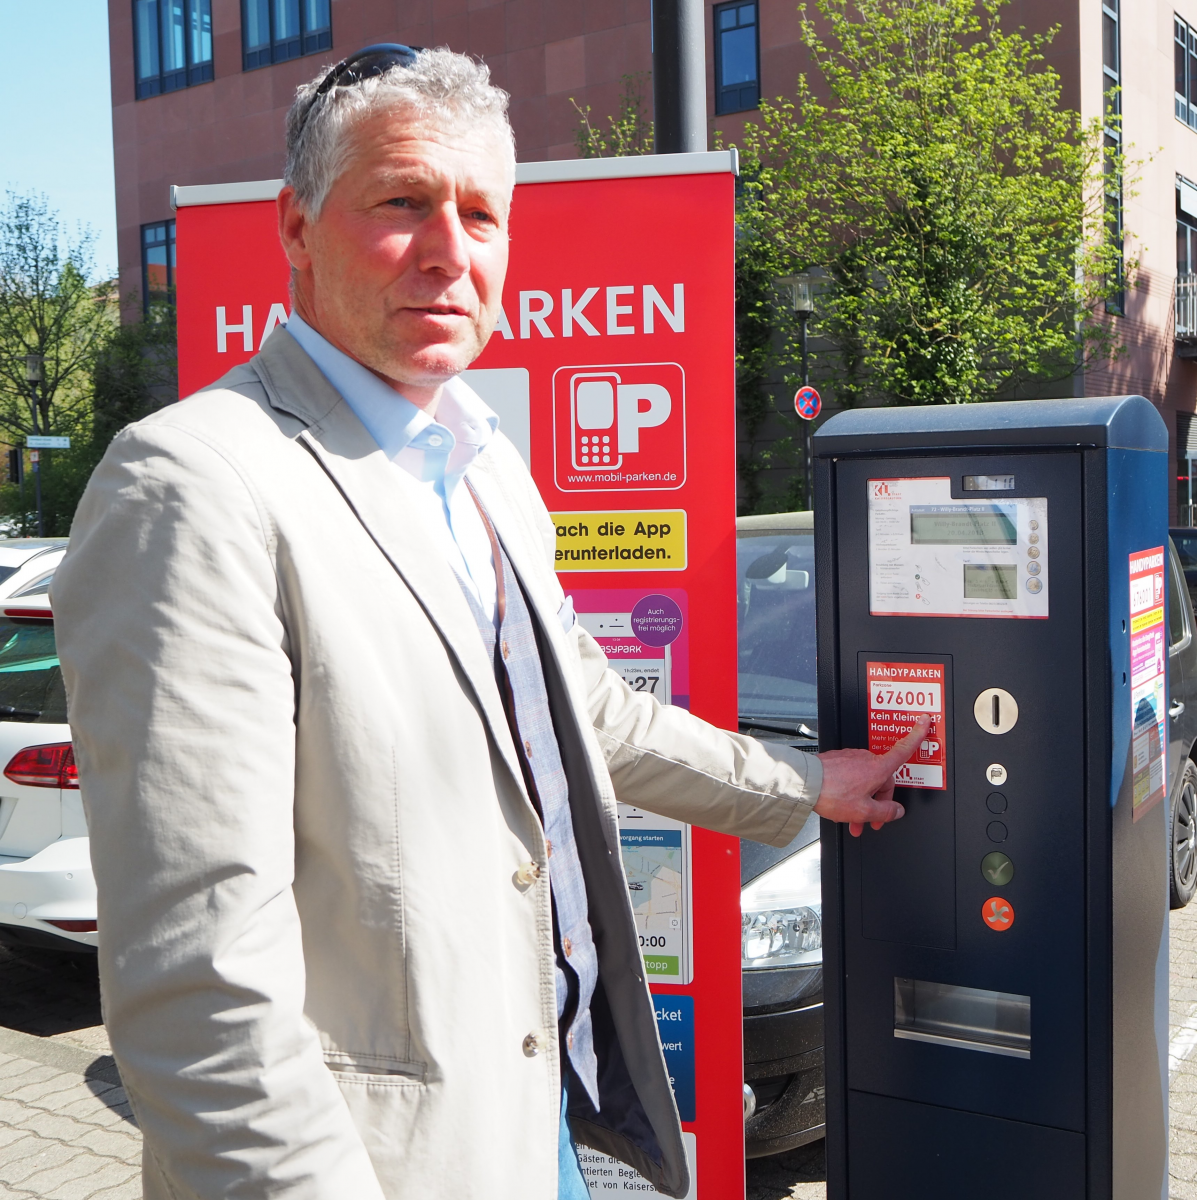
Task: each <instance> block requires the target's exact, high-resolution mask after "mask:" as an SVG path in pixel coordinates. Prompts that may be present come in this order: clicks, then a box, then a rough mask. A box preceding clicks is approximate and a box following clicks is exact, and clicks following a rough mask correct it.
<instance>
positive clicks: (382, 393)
mask: <svg viewBox="0 0 1197 1200" xmlns="http://www.w3.org/2000/svg"><path fill="white" fill-rule="evenodd" d="M287 332H288V333H289V334H290V335H291V336H292V337H293V338H294V339H295V340H296V341H297V342H298V343H299V344H300V346H301V347H302V348H303V349H304V351H306V353H307V355H308V357H309V358H310V359H311V360H312V361H313V362H314V363H315V364H316V366H317V367H319V368H320V372H321V374H322V375H323V376H324V378H325V379H327V380H328V382H329V383H330V384H332V386H333V387H334V388H336V390H337V391H338V392H339V393H340V394H341V396H342V397H343V398H344V400H345V403H346V404H348V405H349V407H350V408H351V409H353V411H354V413H355V414H356V416H357V418H358V420H359V421H361V423H362V424H363V425H364V426H365V427H366V430H367V431H368V432H369V434H370V436H371V437H372V438H373V439H374V440H375V441H376V442H377V443H378V447H379V449H380V450H381V451H382V452H383V454H385V455H386V456H387V458H389V459H390V460H391V461H392V462H393V463H394V464H395V465H396V466H398V467H401V468H402V469H403V470H404V471H406V472H407V473H408V474H409V475H410V476H411V477H412V478H413V479H415V480H416V481H417V482H418V483H419V484H421V485H422V486H421V487H420V496H421V497H422V506H423V512H424V514H425V517H426V519H427V526H428V528H429V530H430V531H431V532H432V534H433V536H434V537H435V539H436V541H437V544H438V545H439V546H440V547H441V550H442V551H443V552H444V554H445V557H446V559H447V560H448V562H449V565H450V566H451V567H452V568H453V570H454V571H455V572H456V573H457V575H458V576H459V577H460V578H461V580H462V582H463V583H464V584H465V585H466V586H467V587H468V588H469V589H470V591H471V592H472V593H473V594H474V597H475V599H476V600H477V601H478V602H479V604H481V605H482V610H483V612H485V613H487V614H489V615H490V616H491V617H492V619H493V616H494V612H495V565H494V561H493V558H492V556H491V549H490V538H489V537H488V536H487V533H486V526H485V525H483V523H482V518H481V517H480V516H479V515H478V508H477V506H476V505H475V504H474V500H473V497H472V496H471V495H470V492H469V489H468V488H464V487H462V486H461V483H462V480H463V479H464V478H465V475H466V472H467V471H468V470H469V468H470V465H471V464H472V463H473V461H474V460H475V459H476V458H477V457H478V455H479V454H481V453H482V451H483V449H484V448H485V447H486V444H487V443H488V442H489V441H490V439H491V438H492V437H493V436H494V434H495V430H497V429H498V427H499V418H498V417H497V416H496V415H495V414H494V413H493V412H492V411H491V410H490V408H488V407H487V406H486V405H485V404H484V403H483V402H482V400H481V399H479V397H478V395H477V393H475V392H474V391H473V389H472V388H470V387H469V386H467V385H466V384H465V383H463V382H462V381H461V379H459V378H456V377H455V378H453V379H450V380H449V381H448V382H447V383H446V384H445V386H444V389H443V391H442V392H441V398H440V401H439V403H438V404H437V408H436V418H435V419H434V418H433V417H430V416H429V415H428V413H427V412H425V410H424V409H422V408H420V407H419V405H416V404H413V403H412V402H411V401H410V400H408V399H406V398H405V397H404V396H403V395H402V394H401V393H399V392H397V391H395V389H394V388H393V387H391V386H390V385H389V384H387V383H384V382H383V381H382V380H381V379H379V377H378V376H377V375H375V374H374V372H373V371H371V370H369V369H367V368H366V367H363V366H362V364H361V363H359V362H357V361H356V360H355V359H352V358H350V357H349V355H347V354H345V353H343V352H342V351H340V350H338V349H337V348H336V347H335V346H334V345H332V343H331V342H329V341H328V340H327V339H325V338H324V337H322V336H321V335H320V334H318V333H317V332H316V331H315V330H314V329H313V328H312V327H311V326H310V325H309V324H308V323H307V322H306V321H305V320H304V319H303V318H302V317H300V316H299V315H298V314H296V313H292V314H291V317H290V319H289V320H288V321H287Z"/></svg>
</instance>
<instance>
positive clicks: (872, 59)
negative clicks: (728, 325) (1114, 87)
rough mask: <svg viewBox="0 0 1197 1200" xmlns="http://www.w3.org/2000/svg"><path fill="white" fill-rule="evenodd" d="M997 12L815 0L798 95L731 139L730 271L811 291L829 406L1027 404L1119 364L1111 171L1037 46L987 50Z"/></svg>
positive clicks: (1041, 43) (789, 350)
mask: <svg viewBox="0 0 1197 1200" xmlns="http://www.w3.org/2000/svg"><path fill="white" fill-rule="evenodd" d="M1003 3H1004V0H983V2H982V3H981V4H980V5H977V4H976V3H974V0H817V4H816V7H817V11H818V14H819V17H820V18H821V19H820V20H819V21H818V23H816V21H815V20H813V19H812V18H811V17H810V16H809V15H808V14H807V12H806V10H805V9H804V10H803V20H802V27H801V28H802V41H803V43H804V44H805V46H806V48H807V50H808V52H809V56H810V59H811V62H812V64H813V69H812V75H811V78H810V79H808V78H807V77H806V76H805V75H803V76H800V77H799V80H798V85H797V89H796V94H795V97H794V99H793V100H783V99H779V100H777V101H775V102H773V103H772V104H770V103H762V105H761V120H760V123H759V124H757V125H753V124H749V125H748V127H747V128H746V130H745V133H744V138H743V155H744V163H745V168H746V181H745V188H744V200H743V204H742V210H741V222H742V225H743V227H744V230H745V234H746V236H745V238H743V239H742V252H743V254H745V255H748V256H750V257H751V258H752V259H753V261H754V262H755V263H756V264H757V268H758V270H760V271H763V270H765V268H766V266H767V267H768V268H769V269H771V271H772V273H773V274H776V275H782V274H788V273H791V272H794V271H796V270H809V269H812V268H813V269H815V270H816V271H818V272H819V273H820V274H821V275H822V276H823V278H822V280H821V286H820V295H819V297H818V304H817V309H818V311H817V314H816V320H817V332H818V334H819V335H820V336H821V338H822V339H823V341H824V342H825V343H830V345H831V346H832V347H833V349H834V353H833V354H830V355H824V356H823V358H824V361H823V362H822V363H821V364H820V370H819V382H820V385H821V386H827V385H830V390H831V392H832V393H833V396H834V399H835V400H836V401H837V402H838V403H840V404H845V405H851V404H854V403H857V402H859V401H862V400H883V401H887V402H890V403H895V404H927V403H945V402H946V403H961V402H967V401H977V400H985V399H990V398H993V397H996V396H999V395H1018V394H1028V392H1034V391H1036V390H1039V391H1042V390H1044V389H1046V388H1050V387H1051V385H1052V384H1053V383H1057V384H1058V383H1059V381H1061V380H1064V379H1066V378H1068V377H1069V376H1071V375H1072V374H1073V372H1074V371H1075V370H1076V369H1077V367H1078V366H1079V365H1081V364H1083V363H1084V362H1087V361H1090V360H1092V359H1095V358H1100V357H1104V356H1109V355H1111V354H1115V353H1117V352H1118V347H1117V345H1116V340H1115V335H1116V331H1115V330H1114V329H1113V327H1112V325H1111V323H1110V322H1109V321H1108V320H1107V319H1106V316H1105V307H1106V304H1107V303H1109V302H1112V301H1114V300H1115V298H1116V297H1117V296H1118V295H1119V294H1120V293H1121V290H1122V288H1123V287H1124V286H1125V285H1126V283H1127V280H1128V279H1129V278H1130V277H1131V276H1132V275H1133V272H1134V269H1135V262H1134V260H1133V259H1131V260H1128V261H1125V262H1124V261H1123V250H1122V239H1121V237H1119V236H1108V235H1109V233H1110V231H1109V230H1108V228H1107V223H1106V216H1105V211H1106V210H1105V195H1106V193H1107V192H1114V193H1116V194H1117V193H1121V192H1123V191H1124V190H1125V188H1126V186H1128V181H1126V180H1125V179H1124V172H1125V169H1126V167H1125V163H1124V161H1123V159H1122V157H1121V155H1120V154H1118V153H1116V152H1113V151H1107V150H1105V149H1104V148H1103V143H1102V128H1101V123H1100V121H1094V122H1093V123H1091V124H1088V125H1086V124H1083V123H1082V122H1081V120H1080V118H1079V116H1078V114H1076V113H1075V112H1071V111H1069V110H1067V109H1065V108H1063V107H1062V106H1061V94H1060V80H1059V77H1058V76H1057V75H1056V73H1055V72H1054V71H1053V70H1051V68H1050V67H1048V66H1047V65H1046V64H1045V62H1044V58H1043V49H1044V47H1045V46H1046V45H1047V44H1048V43H1049V42H1050V40H1051V37H1052V36H1053V35H1052V34H1048V35H1046V36H1037V37H1027V36H1025V35H1024V34H1023V33H1022V32H1006V31H1004V30H1003V29H1002V28H1001V25H1000V23H999V13H1000V9H1001V7H1002V5H1003ZM775 320H777V321H778V322H779V323H780V324H781V326H782V328H783V330H784V331H785V334H786V336H785V337H784V339H783V340H784V343H785V344H784V345H783V346H782V347H780V361H781V362H785V363H790V364H792V363H794V362H795V361H796V358H797V355H796V352H795V345H794V333H795V331H794V328H793V325H792V322H790V320H789V319H788V314H785V310H784V307H781V306H779V308H778V311H777V313H776V316H775ZM787 382H794V380H792V379H788V378H787Z"/></svg>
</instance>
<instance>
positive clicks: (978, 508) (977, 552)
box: [868, 475, 1050, 619]
mask: <svg viewBox="0 0 1197 1200" xmlns="http://www.w3.org/2000/svg"><path fill="white" fill-rule="evenodd" d="M868 488H869V612H870V613H871V614H872V615H873V616H875V617H885V616H889V617H895V616H900V617H1006V618H1012V617H1013V618H1018V617H1022V618H1039V619H1043V618H1045V617H1046V616H1047V615H1048V600H1047V597H1048V576H1049V574H1050V572H1049V570H1048V553H1047V549H1048V537H1047V533H1048V529H1047V498H1046V497H1045V496H1028V497H1014V496H1011V497H1008V498H1003V499H997V498H994V499H977V500H959V499H953V497H952V481H951V479H949V478H948V477H947V476H946V475H945V476H934V477H931V478H923V479H870V480H869V481H868ZM982 494H983V493H982Z"/></svg>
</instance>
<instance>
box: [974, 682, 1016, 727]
mask: <svg viewBox="0 0 1197 1200" xmlns="http://www.w3.org/2000/svg"><path fill="white" fill-rule="evenodd" d="M973 716H974V717H975V718H976V721H977V724H978V725H980V726H981V728H982V729H984V730H985V732H986V733H992V734H1001V733H1009V732H1010V730H1011V729H1013V728H1014V726H1015V725H1017V724H1018V701H1017V700H1015V699H1014V697H1013V696H1011V695H1010V693H1009V692H1007V691H1005V690H1004V689H1003V688H986V689H985V690H984V691H983V692H982V693H981V694H980V695H979V696H978V697H977V699H976V701H975V702H974V704H973Z"/></svg>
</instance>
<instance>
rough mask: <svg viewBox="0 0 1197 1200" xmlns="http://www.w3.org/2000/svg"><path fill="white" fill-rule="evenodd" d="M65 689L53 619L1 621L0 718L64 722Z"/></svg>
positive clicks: (50, 723) (58, 723)
mask: <svg viewBox="0 0 1197 1200" xmlns="http://www.w3.org/2000/svg"><path fill="white" fill-rule="evenodd" d="M66 719H67V714H66V689H65V688H64V687H63V685H62V670H61V669H60V668H59V665H58V649H57V647H56V646H55V644H54V625H53V624H52V623H51V622H50V621H30V622H24V621H21V622H14V621H0V721H32V722H37V723H38V724H42V725H65V724H66Z"/></svg>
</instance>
